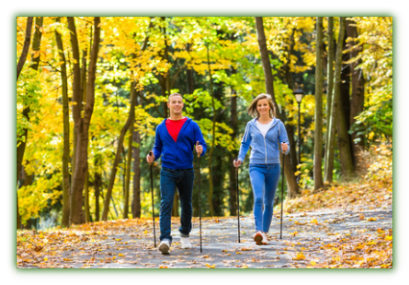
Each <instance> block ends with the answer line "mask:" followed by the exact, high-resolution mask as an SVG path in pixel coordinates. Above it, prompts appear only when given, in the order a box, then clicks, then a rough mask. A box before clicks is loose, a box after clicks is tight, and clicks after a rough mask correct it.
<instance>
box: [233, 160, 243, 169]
mask: <svg viewBox="0 0 409 285" xmlns="http://www.w3.org/2000/svg"><path fill="white" fill-rule="evenodd" d="M233 165H234V167H239V166H240V165H241V160H240V159H235V160H233Z"/></svg>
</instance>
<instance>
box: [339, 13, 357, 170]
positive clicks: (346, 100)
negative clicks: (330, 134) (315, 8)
mask: <svg viewBox="0 0 409 285" xmlns="http://www.w3.org/2000/svg"><path fill="white" fill-rule="evenodd" d="M346 25H347V22H346V20H345V35H344V42H343V50H344V51H345V50H347V49H348V44H347V41H346V39H347V34H346V33H347V30H346V29H347V26H346ZM349 59H350V55H349V53H348V52H347V53H343V54H342V62H347V61H348V60H349ZM341 70H342V71H341V87H340V89H341V91H340V97H339V100H340V105H339V109H340V111H343V114H340V116H341V117H342V118H343V119H342V120H344V121H342V122H340V121H339V123H341V124H343V125H345V129H346V132H347V134H343V136H344V141H345V142H346V143H348V144H349V152H350V154H348V153H347V148H346V146H345V147H344V148H343V150H344V151H342V152H340V157H343V158H341V160H344V161H345V160H348V159H349V158H348V157H349V156H350V157H351V158H352V165H355V157H354V153H353V145H352V137H351V135H350V134H349V130H350V129H351V125H350V117H351V100H350V89H351V65H350V64H344V63H343V64H342V69H341ZM347 137H348V139H347V140H345V139H346V138H347ZM338 138H339V137H338Z"/></svg>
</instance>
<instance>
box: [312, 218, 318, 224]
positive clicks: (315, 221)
mask: <svg viewBox="0 0 409 285" xmlns="http://www.w3.org/2000/svg"><path fill="white" fill-rule="evenodd" d="M310 223H311V224H315V225H318V221H317V219H312V220H311V221H310Z"/></svg>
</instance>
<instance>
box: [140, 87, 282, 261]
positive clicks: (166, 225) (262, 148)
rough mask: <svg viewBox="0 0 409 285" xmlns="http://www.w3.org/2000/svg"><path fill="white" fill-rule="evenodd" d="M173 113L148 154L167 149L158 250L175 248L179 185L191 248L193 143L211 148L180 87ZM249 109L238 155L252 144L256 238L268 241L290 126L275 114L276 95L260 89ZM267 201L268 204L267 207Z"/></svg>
mask: <svg viewBox="0 0 409 285" xmlns="http://www.w3.org/2000/svg"><path fill="white" fill-rule="evenodd" d="M167 105H168V108H169V111H170V118H169V119H164V120H163V121H162V123H160V124H159V125H158V126H157V128H156V136H155V144H154V147H153V150H152V153H153V155H151V156H150V155H147V156H146V160H147V162H148V163H153V162H154V161H155V160H156V159H158V158H159V157H160V156H161V155H162V168H161V171H160V193H161V203H160V212H159V224H160V232H161V234H160V237H159V239H160V241H161V243H160V244H159V247H158V250H159V251H160V252H162V253H163V254H167V253H169V249H170V245H171V244H172V236H171V212H172V206H173V198H174V195H175V191H176V188H177V189H178V190H179V197H180V204H181V209H182V214H181V217H180V222H181V227H180V228H179V232H180V234H181V239H180V240H181V247H182V248H191V247H192V245H191V243H190V240H189V233H190V231H191V229H192V191H193V180H194V171H193V149H194V148H195V149H196V152H197V154H198V155H200V156H203V155H204V154H205V153H206V142H205V141H204V139H203V135H202V132H201V131H200V128H199V126H198V124H197V123H196V122H194V121H193V120H192V119H190V118H187V117H184V116H183V98H182V95H181V94H179V93H174V94H171V95H170V96H169V99H168V104H167ZM248 113H249V114H250V115H251V116H253V117H255V118H254V119H253V120H251V121H249V122H248V123H247V126H246V129H245V132H244V135H243V139H242V142H241V147H240V151H239V155H238V158H237V159H236V160H235V161H233V165H234V167H239V166H240V165H241V163H242V162H243V161H244V158H245V156H246V153H247V151H248V149H249V147H250V146H251V155H250V169H249V172H250V180H251V185H252V188H253V195H254V208H253V213H254V220H255V234H254V236H253V239H254V241H255V242H256V244H258V245H261V244H267V243H268V240H267V235H266V234H267V232H268V230H269V228H270V224H271V220H272V217H273V201H274V195H275V192H276V188H277V184H278V180H279V176H280V148H281V150H282V151H283V152H284V153H285V154H288V152H289V150H290V147H289V144H288V138H287V132H286V130H285V127H284V124H283V123H282V122H281V121H280V120H279V119H277V118H275V116H274V115H275V108H274V104H273V101H272V99H271V96H270V95H268V94H260V95H258V96H257V97H256V98H255V99H254V100H253V102H252V103H251V105H250V107H249V108H248ZM263 205H264V210H263Z"/></svg>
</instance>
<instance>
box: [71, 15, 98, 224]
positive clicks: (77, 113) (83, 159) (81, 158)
mask: <svg viewBox="0 0 409 285" xmlns="http://www.w3.org/2000/svg"><path fill="white" fill-rule="evenodd" d="M67 21H68V27H69V29H70V31H71V33H70V34H71V44H72V49H73V58H74V59H75V62H74V82H73V91H74V92H73V110H72V113H73V118H74V123H75V127H76V131H77V150H76V158H75V163H76V165H75V173H74V181H73V184H72V196H71V221H70V223H72V224H80V223H81V222H82V193H83V190H84V183H85V179H86V171H87V160H88V136H89V134H88V130H89V124H90V121H91V116H92V112H93V109H94V102H95V74H96V63H97V58H98V50H99V42H100V31H101V29H100V27H99V24H100V18H99V17H95V18H94V31H95V34H94V41H93V45H92V51H91V58H90V63H89V68H88V81H87V96H86V105H85V108H84V116H83V118H81V72H80V67H79V62H80V59H79V49H78V38H77V32H76V28H75V23H74V18H72V17H67Z"/></svg>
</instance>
